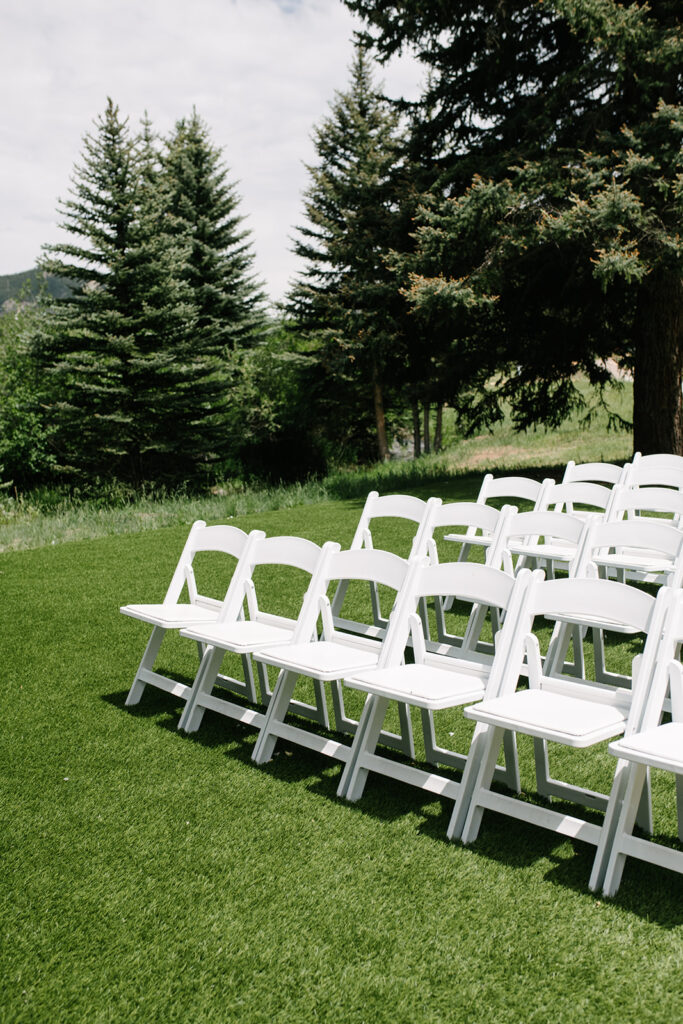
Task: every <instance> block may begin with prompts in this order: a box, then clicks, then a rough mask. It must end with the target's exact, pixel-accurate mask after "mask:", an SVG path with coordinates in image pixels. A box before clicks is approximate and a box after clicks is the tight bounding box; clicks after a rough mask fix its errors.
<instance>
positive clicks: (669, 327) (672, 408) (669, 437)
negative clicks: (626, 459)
mask: <svg viewBox="0 0 683 1024" xmlns="http://www.w3.org/2000/svg"><path fill="white" fill-rule="evenodd" d="M634 341H635V372H634V378H633V445H634V449H635V450H636V451H640V452H642V453H643V455H652V454H656V453H658V452H668V453H673V454H675V455H683V396H682V395H681V376H682V373H683V280H681V277H680V276H679V275H677V274H675V273H673V272H670V271H669V272H667V271H663V270H653V271H652V273H651V275H650V277H649V279H648V281H647V283H646V284H645V285H644V286H643V292H642V296H641V300H640V303H639V308H638V316H637V320H636V334H635V338H634Z"/></svg>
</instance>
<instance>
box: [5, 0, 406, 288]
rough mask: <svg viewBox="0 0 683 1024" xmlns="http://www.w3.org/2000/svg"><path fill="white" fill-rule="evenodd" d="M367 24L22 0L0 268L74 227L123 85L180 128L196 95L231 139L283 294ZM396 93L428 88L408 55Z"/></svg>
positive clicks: (306, 11) (123, 101) (174, 0)
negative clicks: (85, 170) (313, 174)
mask: <svg viewBox="0 0 683 1024" xmlns="http://www.w3.org/2000/svg"><path fill="white" fill-rule="evenodd" d="M355 27H358V23H357V22H356V21H355V20H354V19H353V18H352V17H351V15H350V14H349V12H348V11H347V9H346V7H345V6H344V5H343V4H342V2H341V0H21V2H20V3H8V4H5V5H3V12H2V29H1V30H0V95H2V97H3V103H2V107H3V111H2V119H1V121H0V153H1V160H0V225H1V229H0V230H1V231H2V235H1V237H2V242H1V244H0V274H7V273H16V272H19V271H23V270H28V269H29V268H30V267H33V266H34V265H35V263H36V260H37V258H38V256H39V254H40V249H41V245H42V244H43V243H45V242H55V241H58V240H60V238H61V237H63V236H62V235H61V233H60V231H59V229H58V227H57V221H58V216H57V200H58V198H60V197H61V198H65V197H66V196H67V195H68V189H69V176H70V174H71V171H72V168H73V166H74V164H75V163H76V162H77V161H79V158H80V153H81V149H82V139H83V135H84V134H85V132H86V131H88V130H90V128H91V127H92V122H93V120H94V119H95V117H96V116H97V115H98V114H100V113H101V112H102V111H103V110H104V107H105V104H106V98H107V96H111V97H112V99H113V100H114V102H115V103H117V104H118V105H119V107H120V110H121V112H122V113H123V114H127V115H129V116H130V118H131V123H132V124H134V125H136V124H137V122H138V120H139V118H140V117H141V116H142V114H143V113H144V111H145V110H146V111H147V112H148V113H149V116H150V117H151V119H152V122H153V124H154V127H155V128H156V129H157V131H160V132H161V133H162V134H168V133H169V132H170V130H171V129H172V127H173V124H174V122H175V121H176V120H177V119H178V118H180V117H183V116H186V115H187V114H189V113H190V112H191V110H192V107H193V106H196V108H197V111H198V113H199V114H200V116H201V117H202V118H203V119H204V121H205V122H206V123H207V124H208V126H209V129H210V132H211V137H212V140H213V142H214V143H215V144H216V145H218V146H220V147H221V148H222V150H223V155H224V159H225V162H226V163H227V165H228V168H229V171H230V173H229V178H230V180H231V181H235V182H237V183H238V192H239V194H240V195H241V197H242V200H243V202H242V208H241V209H242V213H243V214H244V215H246V218H247V219H246V226H247V227H248V228H249V229H250V230H251V232H252V241H253V246H254V250H255V253H256V261H255V269H256V272H257V274H258V275H259V276H260V277H261V278H262V279H263V281H264V283H265V285H266V289H267V291H268V293H269V294H270V296H271V298H272V299H274V300H277V299H280V298H281V297H282V296H283V294H284V292H285V290H286V287H287V282H288V280H289V279H290V278H291V277H292V276H293V275H294V274H295V273H296V271H297V261H296V259H295V257H294V256H293V255H292V254H291V253H290V252H289V249H290V248H291V242H290V240H289V236H291V235H292V233H293V229H294V227H295V225H296V224H298V223H301V220H302V201H301V193H302V191H303V189H304V188H305V187H306V185H307V180H308V179H307V173H306V170H305V168H304V166H303V162H304V161H308V162H309V163H310V162H312V161H313V160H314V151H313V147H312V144H311V138H310V137H311V131H312V128H313V127H314V125H316V124H318V123H319V122H320V120H321V118H322V117H324V116H325V114H326V112H327V109H328V103H329V102H330V100H332V99H333V97H334V92H335V90H337V89H340V90H343V89H345V88H346V87H347V84H348V67H349V64H350V61H351V58H352V42H351V39H352V34H353V30H354V28H355ZM380 78H381V80H383V81H384V83H385V86H386V91H387V93H388V94H390V95H394V96H397V95H405V96H406V97H413V96H416V95H417V93H418V91H419V80H420V72H419V70H418V69H417V67H416V65H415V64H413V63H412V62H410V61H409V60H402V61H400V62H397V63H396V64H395V65H393V66H391V67H390V68H388V69H382V71H381V73H380Z"/></svg>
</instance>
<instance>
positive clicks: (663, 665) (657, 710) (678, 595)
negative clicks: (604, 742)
mask: <svg viewBox="0 0 683 1024" xmlns="http://www.w3.org/2000/svg"><path fill="white" fill-rule="evenodd" d="M657 600H658V601H659V602H661V603H662V605H663V606H665V609H666V612H665V615H664V626H663V629H662V631H661V638H660V640H659V643H658V647H657V654H656V658H655V665H654V669H653V671H652V674H651V677H650V680H649V685H648V686H647V687H645V686H644V687H643V688H642V689H641V690H640V692H639V694H638V699H634V702H633V708H632V714H631V718H630V719H629V725H628V727H627V730H626V731H627V733H631V732H645V731H646V730H647V729H653V728H655V726H657V725H659V722H660V719H661V715H662V710H663V706H664V700H665V698H666V695H667V690H668V688H669V680H670V676H671V673H672V672H674V671H675V672H677V673H678V675H679V681H680V677H681V674H682V670H683V667H682V666H681V662H680V647H681V644H682V643H683V591H681V590H674V589H672V588H670V587H662V588H661V590H660V591H659V594H658V595H657Z"/></svg>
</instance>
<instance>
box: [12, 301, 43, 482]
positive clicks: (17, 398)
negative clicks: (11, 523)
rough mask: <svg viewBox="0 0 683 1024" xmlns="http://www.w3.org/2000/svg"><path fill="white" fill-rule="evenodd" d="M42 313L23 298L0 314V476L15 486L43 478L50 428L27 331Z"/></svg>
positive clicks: (34, 328) (37, 369) (40, 379)
mask: <svg viewBox="0 0 683 1024" xmlns="http://www.w3.org/2000/svg"><path fill="white" fill-rule="evenodd" d="M41 316H42V310H41V308H40V307H38V308H36V307H35V306H32V305H29V304H28V303H26V302H24V298H23V293H22V295H21V297H20V300H19V302H18V304H17V307H16V308H15V309H14V310H12V311H11V312H6V313H5V314H4V315H3V316H0V481H2V482H4V483H5V485H9V484H11V485H12V486H13V487H14V488H15V489H18V490H21V489H23V488H24V487H25V486H26V485H28V484H32V483H35V482H36V481H39V480H41V479H44V478H46V477H48V476H49V475H50V474H51V472H52V468H53V463H54V457H53V455H52V452H51V450H50V437H51V433H52V428H51V425H50V423H49V420H48V419H47V417H46V416H45V411H44V409H43V408H42V406H41V403H40V394H41V391H42V385H43V380H42V375H41V372H40V367H39V366H38V364H37V363H36V360H35V359H34V358H33V356H32V353H31V351H30V343H29V340H30V336H31V334H32V333H33V332H34V331H35V330H36V327H37V322H38V320H39V318H40V317H41Z"/></svg>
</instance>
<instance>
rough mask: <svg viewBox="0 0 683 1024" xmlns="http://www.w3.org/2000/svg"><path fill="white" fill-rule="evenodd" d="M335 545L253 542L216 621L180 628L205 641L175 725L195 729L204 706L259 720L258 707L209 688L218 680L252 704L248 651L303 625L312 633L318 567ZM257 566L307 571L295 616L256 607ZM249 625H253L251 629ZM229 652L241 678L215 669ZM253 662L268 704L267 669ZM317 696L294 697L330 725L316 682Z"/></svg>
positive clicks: (303, 711)
mask: <svg viewBox="0 0 683 1024" xmlns="http://www.w3.org/2000/svg"><path fill="white" fill-rule="evenodd" d="M336 550H339V545H338V544H335V543H333V542H328V543H327V546H324V547H323V548H321V547H319V546H318V545H317V544H314V543H313V542H312V541H309V540H304V539H303V538H301V537H262V538H260V539H259V541H258V542H257V543H255V544H253V545H252V546H251V548H250V550H249V553H248V558H245V559H244V566H243V568H242V571H241V572H240V574H239V575H237V574H236V577H235V578H234V579H233V585H232V586H231V587H230V589H229V590H228V593H227V595H226V598H225V601H224V602H223V606H222V608H221V611H220V614H219V616H218V618H217V620H216V622H215V623H213V624H211V625H210V626H208V627H203V628H202V627H200V628H193V629H187V630H181V636H186V637H189V638H190V639H193V640H195V641H197V642H198V643H201V644H203V645H204V647H205V654H204V657H203V659H202V662H201V664H200V666H199V669H198V671H197V675H196V676H195V679H194V683H193V685H192V690H191V693H190V695H189V698H188V700H187V703H186V705H185V709H184V711H183V714H182V716H181V718H180V722H179V723H178V728H179V729H182V730H183V731H185V732H196V731H197V729H198V728H199V726H200V725H201V722H202V719H203V716H204V712H205V711H206V710H207V709H210V710H212V711H216V712H218V713H219V714H222V715H224V716H226V717H229V718H233V719H236V720H238V721H240V722H243V723H245V724H248V725H256V726H260V725H261V723H262V722H263V717H264V716H263V713H262V712H260V711H256V710H255V709H253V708H245V707H244V705H243V704H238V703H235V701H233V700H229V699H227V698H225V697H223V696H219V695H218V694H215V693H213V688H214V686H215V685H216V684H217V683H219V684H220V685H221V687H223V688H225V689H227V690H229V691H232V692H233V693H238V694H240V695H242V696H243V697H246V698H247V700H249V701H250V703H252V704H255V703H256V700H257V698H256V692H255V686H254V678H253V669H252V655H254V654H256V653H257V652H259V651H261V650H263V649H265V648H267V647H271V646H276V645H279V644H282V643H286V642H287V641H288V640H290V639H292V637H293V636H294V635H297V636H299V635H301V634H302V632H303V633H304V634H305V633H306V630H307V629H308V636H309V637H310V635H311V633H312V631H314V629H315V614H314V613H313V618H312V606H313V607H314V605H315V598H316V596H317V593H318V589H319V576H320V572H321V566H322V565H323V564H324V561H325V558H326V555H327V553H328V552H329V551H336ZM258 566H289V567H291V568H294V569H301V570H303V571H304V572H308V573H309V574H310V580H309V584H308V587H307V589H306V592H305V594H304V596H303V601H302V604H301V608H300V610H299V613H298V615H297V618H296V620H294V619H292V618H289V617H287V616H283V615H274V614H272V613H270V612H264V611H263V610H261V609H260V608H259V606H258V599H257V593H256V588H255V586H254V581H253V573H254V570H255V569H256V568H257V567H258ZM245 604H246V615H245V608H244V606H245ZM249 625H251V626H252V628H251V629H250V630H249V629H248V626H249ZM249 633H251V636H249ZM278 634H279V635H278ZM229 651H230V652H233V653H235V654H239V655H240V656H241V659H242V665H243V671H244V677H245V682H244V683H242V682H241V681H240V680H237V679H234V678H232V677H228V676H225V675H220V674H219V669H220V667H221V663H222V661H223V659H224V657H225V655H226V653H227V652H229ZM256 664H257V672H258V681H259V689H260V696H261V703H262V704H264V705H266V706H267V705H268V703H269V701H270V699H271V692H270V689H269V685H268V670H267V667H266V666H265V665H264V664H263V663H262V662H257V663H256ZM315 696H316V703H315V704H314V705H311V704H308V703H304V702H301V701H297V702H295V703H296V709H297V712H298V713H299V714H300V715H302V716H303V717H306V718H310V719H311V720H312V721H314V722H317V723H318V724H320V725H322V726H324V727H325V728H329V724H330V723H329V716H328V711H327V701H326V699H325V694H324V691H323V690H322V689H321V687H319V686H318V687H315Z"/></svg>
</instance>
